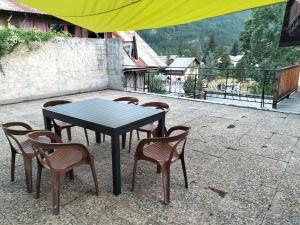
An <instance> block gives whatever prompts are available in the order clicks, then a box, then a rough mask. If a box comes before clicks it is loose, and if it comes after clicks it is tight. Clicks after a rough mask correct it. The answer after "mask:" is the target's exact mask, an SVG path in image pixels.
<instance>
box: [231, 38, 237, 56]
mask: <svg viewBox="0 0 300 225" xmlns="http://www.w3.org/2000/svg"><path fill="white" fill-rule="evenodd" d="M230 54H231V55H233V56H237V55H238V54H239V42H238V41H235V42H234V43H233V46H232V49H231V52H230Z"/></svg>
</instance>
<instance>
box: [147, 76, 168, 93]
mask: <svg viewBox="0 0 300 225" xmlns="http://www.w3.org/2000/svg"><path fill="white" fill-rule="evenodd" d="M148 85H149V87H148V90H149V92H152V93H158V94H164V93H165V92H166V87H165V84H164V81H163V80H161V79H160V78H159V77H158V76H157V75H154V74H151V75H150V77H149V81H148Z"/></svg>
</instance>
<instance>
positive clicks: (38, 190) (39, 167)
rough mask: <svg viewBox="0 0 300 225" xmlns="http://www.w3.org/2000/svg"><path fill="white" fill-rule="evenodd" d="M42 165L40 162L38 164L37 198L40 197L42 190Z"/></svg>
mask: <svg viewBox="0 0 300 225" xmlns="http://www.w3.org/2000/svg"><path fill="white" fill-rule="evenodd" d="M42 168H43V167H42V166H41V165H40V163H38V165H37V178H36V193H35V198H39V197H40V192H41V177H42Z"/></svg>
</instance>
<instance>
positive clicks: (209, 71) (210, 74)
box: [203, 51, 216, 81]
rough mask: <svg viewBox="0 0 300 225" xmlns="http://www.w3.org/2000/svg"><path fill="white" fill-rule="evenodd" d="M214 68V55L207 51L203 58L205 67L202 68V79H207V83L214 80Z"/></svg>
mask: <svg viewBox="0 0 300 225" xmlns="http://www.w3.org/2000/svg"><path fill="white" fill-rule="evenodd" d="M215 67H216V61H215V56H214V53H213V52H211V51H209V52H208V54H207V57H206V58H205V65H204V67H203V77H204V78H205V79H207V80H208V81H211V80H213V79H214V76H215V75H216V74H215V72H216V71H215V69H214V68H215Z"/></svg>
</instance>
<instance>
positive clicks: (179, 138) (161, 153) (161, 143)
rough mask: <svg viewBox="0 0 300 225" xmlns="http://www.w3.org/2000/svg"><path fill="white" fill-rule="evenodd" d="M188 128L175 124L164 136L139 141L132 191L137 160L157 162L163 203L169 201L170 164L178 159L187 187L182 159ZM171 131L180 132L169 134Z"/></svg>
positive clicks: (133, 178)
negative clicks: (161, 183)
mask: <svg viewBox="0 0 300 225" xmlns="http://www.w3.org/2000/svg"><path fill="white" fill-rule="evenodd" d="M189 130H190V127H186V126H175V127H172V128H170V129H169V130H168V131H167V133H166V137H161V138H147V139H143V140H141V141H140V142H139V144H138V146H137V149H136V152H135V157H134V167H133V175H132V188H131V190H132V191H133V190H134V184H135V176H136V169H137V162H138V161H139V160H145V161H149V162H152V163H155V164H157V167H158V168H159V169H160V170H158V171H161V172H162V179H163V191H164V203H165V204H169V203H170V166H171V164H172V163H173V162H175V161H177V160H178V159H180V160H181V164H182V170H183V175H184V182H185V187H186V188H188V181H187V175H186V169H185V161H184V148H185V143H186V139H187V136H188V133H189ZM173 132H176V133H178V132H180V133H179V134H175V135H173V136H170V135H171V134H172V133H173ZM179 144H182V148H181V150H178V148H179V147H180V146H179Z"/></svg>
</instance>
